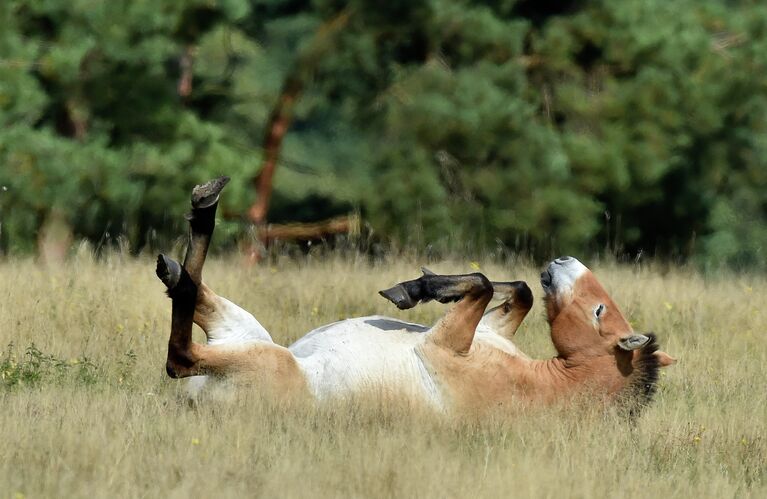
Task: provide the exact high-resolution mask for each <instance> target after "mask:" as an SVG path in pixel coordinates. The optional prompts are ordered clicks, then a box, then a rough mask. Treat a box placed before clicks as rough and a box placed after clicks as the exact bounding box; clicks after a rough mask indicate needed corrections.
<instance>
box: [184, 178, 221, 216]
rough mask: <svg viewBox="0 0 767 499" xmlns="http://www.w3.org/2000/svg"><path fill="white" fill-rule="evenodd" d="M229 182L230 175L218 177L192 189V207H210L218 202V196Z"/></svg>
mask: <svg viewBox="0 0 767 499" xmlns="http://www.w3.org/2000/svg"><path fill="white" fill-rule="evenodd" d="M227 183H229V177H226V176H224V177H218V178H214V179H213V180H209V181H208V182H205V183H204V184H202V185H196V186H195V187H194V189H192V208H195V209H198V208H209V207H211V206H213V205H214V204H216V203H217V202H218V196H219V194H221V191H222V190H223V189H224V186H226V184H227Z"/></svg>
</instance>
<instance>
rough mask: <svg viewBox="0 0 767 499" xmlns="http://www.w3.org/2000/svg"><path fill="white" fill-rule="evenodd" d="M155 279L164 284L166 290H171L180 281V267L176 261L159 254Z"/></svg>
mask: <svg viewBox="0 0 767 499" xmlns="http://www.w3.org/2000/svg"><path fill="white" fill-rule="evenodd" d="M155 273H156V274H157V277H159V278H160V280H161V281H162V282H163V284H165V287H166V288H168V289H173V288H175V287H176V285H177V284H178V281H179V280H180V279H181V265H179V264H178V262H177V261H175V260H173V259H171V258H168V257H167V256H165V255H163V254H160V255H158V256H157V269H156V270H155Z"/></svg>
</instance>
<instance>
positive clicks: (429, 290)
mask: <svg viewBox="0 0 767 499" xmlns="http://www.w3.org/2000/svg"><path fill="white" fill-rule="evenodd" d="M380 294H381V296H383V297H384V298H386V299H388V300H389V301H391V302H392V303H394V304H395V305H396V306H397V308H400V309H407V308H412V307H414V306H415V305H416V304H418V303H419V302H427V301H430V300H437V301H439V302H440V303H449V302H457V303H456V304H455V305H454V306H453V307H452V308H451V309H450V311H448V313H447V314H445V316H444V317H443V318H442V319H440V321H439V323H437V325H436V326H435V327H434V328H433V329H432V331H431V332H430V333H429V339H430V341H432V342H434V343H436V344H438V345H439V346H442V347H444V348H447V349H450V350H453V351H454V352H456V353H459V354H465V353H467V352H468V351H469V349H470V348H471V342H472V340H473V339H474V332H475V331H476V329H477V325H478V324H479V321H480V320H481V319H482V314H483V313H484V311H485V308H486V307H487V304H488V303H490V299H491V298H492V297H493V285H492V283H491V282H490V281H489V280H488V279H487V277H485V276H484V275H483V274H480V273H474V274H464V275H436V274H433V273H431V272H427V271H424V275H422V276H421V277H419V278H418V279H414V280H412V281H406V282H402V283H399V284H397V285H396V286H394V287H391V288H389V289H386V290H383V291H381V292H380Z"/></svg>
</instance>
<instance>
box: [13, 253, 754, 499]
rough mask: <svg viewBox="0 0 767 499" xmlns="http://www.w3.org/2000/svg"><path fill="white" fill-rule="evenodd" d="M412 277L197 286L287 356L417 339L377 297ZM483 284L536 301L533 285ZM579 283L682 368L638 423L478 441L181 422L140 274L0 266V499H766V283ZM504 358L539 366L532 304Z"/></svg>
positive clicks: (470, 421) (319, 419)
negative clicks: (385, 339)
mask: <svg viewBox="0 0 767 499" xmlns="http://www.w3.org/2000/svg"><path fill="white" fill-rule="evenodd" d="M421 263H423V262H420V261H416V260H415V259H411V260H408V261H386V262H380V263H377V264H371V263H369V262H368V261H367V260H365V259H364V258H362V257H355V256H350V257H345V256H339V255H335V256H330V257H327V258H322V257H319V256H316V257H307V258H306V259H302V260H300V261H296V260H289V259H285V260H277V261H275V262H273V263H270V264H264V265H261V266H258V267H255V268H252V269H243V268H242V267H240V266H239V265H238V264H237V261H236V260H235V259H233V258H232V259H213V260H212V261H210V262H209V263H208V264H207V266H206V281H207V282H208V283H209V284H210V285H211V286H212V287H213V288H214V289H215V290H216V291H217V292H218V293H219V294H221V295H223V296H226V297H229V298H230V299H232V300H233V301H235V302H237V303H238V304H240V305H241V306H243V307H244V308H245V309H247V310H250V311H252V312H253V313H254V315H255V316H256V317H257V318H258V319H259V320H260V321H261V323H262V324H263V325H264V326H265V327H266V328H267V329H268V330H269V331H270V332H271V333H272V335H273V337H274V339H275V341H277V342H278V343H281V344H289V343H291V342H292V341H294V340H296V339H297V338H299V337H300V336H302V335H303V334H304V333H305V332H307V331H309V330H310V329H312V328H314V327H316V326H319V325H321V324H324V323H327V322H331V321H335V320H337V319H339V318H344V317H349V316H358V315H366V314H372V313H384V314H388V315H391V316H394V317H400V318H404V319H407V320H412V321H416V322H424V323H431V322H432V321H434V320H435V319H436V318H437V317H438V316H439V315H440V313H441V312H443V311H444V308H443V307H442V306H441V305H439V304H428V305H425V306H419V307H416V308H415V309H414V310H411V311H407V312H401V311H398V310H396V309H395V308H394V307H393V306H391V305H389V304H388V303H386V302H385V301H384V300H383V299H382V298H380V297H379V296H378V295H377V293H376V291H377V290H379V289H382V288H384V287H387V286H389V285H391V284H393V283H395V282H397V281H400V280H403V279H408V278H412V277H415V276H416V275H417V269H418V266H419V265H420V264H421ZM586 263H587V264H588V263H589V262H586ZM592 263H593V262H592ZM480 264H481V268H482V270H483V271H484V272H485V273H486V274H487V275H488V276H489V277H491V278H493V279H499V280H500V279H503V280H508V279H524V280H526V281H528V283H530V285H531V287H533V289H534V290H535V292H536V298H539V297H540V295H541V291H540V286H539V285H538V273H539V270H538V269H537V268H535V267H533V266H531V265H528V264H524V263H519V264H514V263H509V264H506V265H499V264H487V265H485V264H484V263H483V262H480ZM430 267H432V268H433V270H435V271H438V272H443V273H448V272H465V271H470V270H471V265H470V262H468V261H457V260H456V261H446V262H436V263H433V264H431V265H430ZM594 267H595V270H596V273H597V276H598V277H599V278H600V279H601V280H602V282H603V283H604V284H605V286H606V287H607V289H608V290H609V291H610V292H611V293H612V296H613V298H614V299H615V300H616V302H617V303H618V304H620V305H621V306H622V308H623V311H624V313H625V314H626V315H627V317H628V318H629V319H630V320H631V322H632V323H633V324H634V326H635V327H636V329H637V330H639V331H647V330H650V331H654V332H656V333H657V334H658V335H659V338H660V341H661V345H662V347H663V349H664V350H665V351H667V352H668V353H669V354H671V355H673V356H676V357H678V358H679V363H678V364H677V365H675V366H672V367H670V368H668V369H665V370H664V374H663V377H662V378H661V384H660V389H659V392H658V395H657V397H656V399H655V401H654V402H653V404H652V405H651V406H650V407H649V408H648V409H647V410H646V411H645V412H644V413H643V414H642V416H641V417H640V418H639V419H638V420H636V421H634V422H630V421H628V420H626V419H623V418H621V417H620V416H619V415H617V414H615V413H613V412H611V411H608V412H607V413H604V412H599V411H597V410H593V409H589V408H588V407H580V406H579V407H577V408H574V407H571V408H566V407H561V408H550V409H538V410H533V411H529V412H526V413H521V414H520V413H517V414H508V415H497V416H493V417H488V418H486V419H482V420H477V419H476V418H471V417H461V418H447V417H437V416H435V415H432V414H426V413H422V412H419V411H416V410H408V409H407V408H403V407H397V406H393V405H391V404H387V405H385V406H384V407H381V406H380V405H376V404H375V403H374V402H371V403H370V404H366V403H362V402H360V401H356V402H350V403H349V404H345V405H343V406H333V407H291V408H286V407H279V406H276V405H275V404H273V403H270V402H269V401H265V400H260V399H259V398H258V396H257V395H256V394H252V396H247V397H242V398H241V399H238V400H236V401H233V402H228V403H224V404H214V403H211V402H208V403H205V404H202V405H199V406H197V407H190V406H189V405H188V404H187V403H185V401H184V399H183V397H182V396H181V394H182V389H181V382H179V381H175V380H171V379H169V378H167V377H166V376H165V374H164V359H165V354H166V350H165V348H166V342H167V336H168V332H169V323H170V301H169V300H168V299H167V298H165V296H164V295H163V286H162V285H161V283H159V281H157V279H156V278H155V277H154V275H153V269H154V267H153V262H152V261H151V260H149V259H139V260H134V259H130V258H125V257H121V256H120V255H119V254H115V255H112V256H110V257H107V258H105V259H104V260H103V261H100V262H94V261H93V259H92V258H91V257H90V256H89V254H88V253H87V252H81V253H80V254H79V256H77V257H75V258H73V260H72V261H71V262H70V263H69V264H67V265H66V266H65V267H64V268H61V269H44V268H40V267H38V266H37V265H36V264H35V263H34V262H33V261H31V260H11V261H5V262H2V263H0V348H2V350H3V351H2V352H1V353H0V368H1V369H0V371H1V372H0V374H1V375H2V379H0V498H3V497H9V498H21V497H27V498H36V497H204V496H210V497H243V496H245V497H248V496H264V497H322V496H331V497H339V496H346V497H349V496H351V497H364V496H372V497H475V496H479V497H557V498H561V497H583V498H591V497H669V496H678V497H717V498H719V497H767V472H766V471H765V469H766V463H767V433H766V430H767V381H765V378H766V377H767V376H766V375H767V369H766V368H765V366H767V346H766V342H765V334H767V307H765V305H767V290H766V288H767V287H766V286H765V285H764V284H765V278H764V276H763V275H752V276H749V275H742V276H735V275H726V274H725V275H717V276H713V277H707V278H703V277H701V276H700V275H698V274H696V273H695V272H694V271H693V270H689V269H680V270H675V269H671V270H669V269H667V268H666V269H661V268H657V269H656V268H653V267H652V266H649V267H641V268H640V267H635V266H631V267H628V266H626V267H623V266H616V265H612V264H605V265H602V266H600V265H594ZM339 290H344V291H343V292H341V291H339ZM517 344H518V345H519V346H520V347H521V348H522V350H524V351H525V352H527V353H528V354H530V355H532V356H535V357H547V356H551V355H552V354H553V348H552V347H551V345H550V340H549V338H548V330H547V326H546V323H545V320H544V318H543V312H542V306H541V302H540V300H539V299H538V300H537V302H536V304H535V305H534V308H533V311H532V312H531V314H530V316H529V317H528V318H527V320H526V322H525V323H524V324H523V326H522V328H521V329H520V331H519V332H518V334H517Z"/></svg>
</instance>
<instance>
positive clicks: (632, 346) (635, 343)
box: [618, 333, 650, 352]
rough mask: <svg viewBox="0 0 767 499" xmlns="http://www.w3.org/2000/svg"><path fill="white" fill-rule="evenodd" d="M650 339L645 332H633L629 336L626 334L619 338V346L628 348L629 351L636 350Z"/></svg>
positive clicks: (624, 348)
mask: <svg viewBox="0 0 767 499" xmlns="http://www.w3.org/2000/svg"><path fill="white" fill-rule="evenodd" d="M649 341H650V337H649V336H645V335H643V334H639V333H632V334H629V335H628V336H624V337H623V338H621V339H619V340H618V346H619V347H620V348H621V349H623V350H626V351H628V352H630V351H632V350H636V349H637V348H642V347H643V346H645V345H646V344H647V343H648V342H649Z"/></svg>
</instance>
